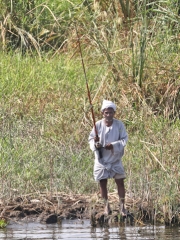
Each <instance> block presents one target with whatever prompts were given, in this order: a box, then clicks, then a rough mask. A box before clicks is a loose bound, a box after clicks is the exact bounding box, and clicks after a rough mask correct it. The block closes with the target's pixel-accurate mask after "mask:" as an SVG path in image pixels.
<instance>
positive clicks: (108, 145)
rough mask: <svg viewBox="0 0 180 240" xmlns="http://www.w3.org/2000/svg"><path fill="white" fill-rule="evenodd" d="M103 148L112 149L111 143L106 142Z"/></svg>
mask: <svg viewBox="0 0 180 240" xmlns="http://www.w3.org/2000/svg"><path fill="white" fill-rule="evenodd" d="M105 149H106V150H113V145H112V144H111V143H108V144H107V145H106V146H105Z"/></svg>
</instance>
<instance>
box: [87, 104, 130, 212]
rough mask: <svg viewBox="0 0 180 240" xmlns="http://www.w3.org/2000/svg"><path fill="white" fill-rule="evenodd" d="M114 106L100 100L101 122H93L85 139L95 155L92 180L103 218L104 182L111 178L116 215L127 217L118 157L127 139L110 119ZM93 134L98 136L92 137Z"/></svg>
mask: <svg viewBox="0 0 180 240" xmlns="http://www.w3.org/2000/svg"><path fill="white" fill-rule="evenodd" d="M115 111H116V105H115V104H114V103H113V102H111V101H108V100H104V101H103V104H102V108H101V112H102V115H103V119H101V120H99V121H97V122H96V131H95V127H94V128H93V129H92V131H91V133H90V135H89V144H90V149H91V150H92V151H93V152H94V154H95V162H94V178H95V180H96V181H98V182H99V184H100V193H101V197H102V198H103V199H104V204H105V209H104V213H105V214H106V215H108V214H110V212H111V209H110V206H109V203H108V192H107V182H108V178H114V179H115V182H116V184H117V190H118V195H119V201H120V213H121V214H122V216H125V215H126V214H127V212H126V209H125V187H124V179H125V178H126V175H125V171H124V167H123V165H122V161H121V159H122V157H123V155H124V147H125V146H126V143H127V140H128V136H127V132H126V129H125V126H124V124H123V123H122V122H121V121H120V120H117V119H115V118H114V115H115ZM96 132H97V133H98V136H96Z"/></svg>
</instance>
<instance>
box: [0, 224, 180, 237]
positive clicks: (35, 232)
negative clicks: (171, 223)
mask: <svg viewBox="0 0 180 240" xmlns="http://www.w3.org/2000/svg"><path fill="white" fill-rule="evenodd" d="M179 236H180V231H179V228H170V227H168V228H167V227H164V226H152V225H147V226H143V227H139V226H118V225H116V226H115V225H114V226H110V227H104V228H100V227H96V228H92V227H91V225H90V222H89V221H88V220H86V221H78V220H77V221H75V220H73V221H70V220H69V221H63V222H62V224H50V225H47V224H40V223H35V222H32V223H11V224H10V225H8V227H7V228H6V229H1V230H0V240H12V239H16V240H25V239H26V240H33V239H43V240H47V239H48V240H49V239H53V240H58V239H70V240H78V239H82V240H83V239H86V240H95V239H98V240H99V239H101V240H109V239H120V240H145V239H148V240H156V239H157V240H174V239H175V240H178V239H180V237H179Z"/></svg>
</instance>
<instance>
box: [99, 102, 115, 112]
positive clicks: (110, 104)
mask: <svg viewBox="0 0 180 240" xmlns="http://www.w3.org/2000/svg"><path fill="white" fill-rule="evenodd" d="M106 108H113V109H114V111H116V105H115V104H114V103H113V102H111V101H108V100H103V104H102V107H101V112H103V110H104V109H106Z"/></svg>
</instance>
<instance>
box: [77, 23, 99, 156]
mask: <svg viewBox="0 0 180 240" xmlns="http://www.w3.org/2000/svg"><path fill="white" fill-rule="evenodd" d="M75 27H76V25H75ZM76 34H77V38H78V45H79V51H80V55H81V62H82V66H83V72H84V76H85V80H86V87H87V92H88V98H89V103H90V106H91V114H92V119H93V126H94V131H95V135H96V138H97V139H98V142H99V136H98V131H97V128H96V122H95V116H94V111H93V105H92V101H91V94H90V90H89V85H88V79H87V75H86V69H85V65H84V59H83V55H82V49H81V43H80V38H79V34H78V31H77V27H76ZM98 151H99V156H100V158H102V151H101V147H99V148H98Z"/></svg>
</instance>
